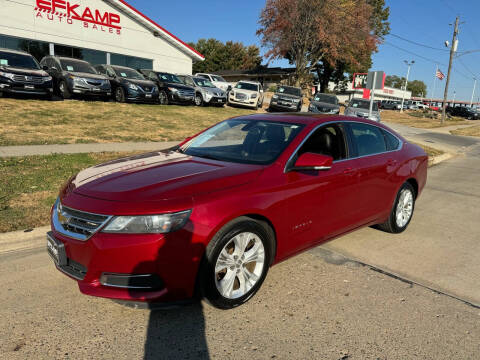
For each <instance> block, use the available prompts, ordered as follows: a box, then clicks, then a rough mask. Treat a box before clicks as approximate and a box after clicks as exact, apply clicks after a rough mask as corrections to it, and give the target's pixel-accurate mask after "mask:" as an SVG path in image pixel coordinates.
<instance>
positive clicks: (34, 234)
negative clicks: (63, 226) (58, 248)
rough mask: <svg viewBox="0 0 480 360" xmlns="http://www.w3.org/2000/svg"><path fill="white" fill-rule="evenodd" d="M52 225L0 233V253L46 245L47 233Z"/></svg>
mask: <svg viewBox="0 0 480 360" xmlns="http://www.w3.org/2000/svg"><path fill="white" fill-rule="evenodd" d="M49 230H50V226H42V227H39V228H36V229H33V230H32V231H28V232H25V231H23V230H20V231H13V232H9V233H3V234H0V255H1V254H5V253H9V252H14V251H22V250H31V249H36V248H39V247H42V246H46V240H45V233H46V232H47V231H49Z"/></svg>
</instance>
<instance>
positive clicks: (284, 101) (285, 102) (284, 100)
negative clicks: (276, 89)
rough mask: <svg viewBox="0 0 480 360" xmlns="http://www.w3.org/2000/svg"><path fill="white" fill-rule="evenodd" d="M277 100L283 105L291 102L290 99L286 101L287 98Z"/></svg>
mask: <svg viewBox="0 0 480 360" xmlns="http://www.w3.org/2000/svg"><path fill="white" fill-rule="evenodd" d="M278 100H279V101H281V102H282V103H284V104H291V103H292V102H293V101H292V99H287V98H282V97H279V98H278Z"/></svg>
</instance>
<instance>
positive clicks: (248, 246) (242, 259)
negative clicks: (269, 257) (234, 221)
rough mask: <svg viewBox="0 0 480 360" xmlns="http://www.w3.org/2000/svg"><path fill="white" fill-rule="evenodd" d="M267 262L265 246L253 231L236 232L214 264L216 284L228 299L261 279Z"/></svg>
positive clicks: (242, 294) (241, 293) (246, 291)
mask: <svg viewBox="0 0 480 360" xmlns="http://www.w3.org/2000/svg"><path fill="white" fill-rule="evenodd" d="M264 266H265V248H264V247H263V243H262V241H261V240H260V237H259V236H258V235H256V234H254V233H252V232H242V233H240V234H238V235H236V236H234V237H233V238H232V239H231V240H230V241H228V242H227V244H226V245H225V246H224V247H223V249H222V251H221V252H220V254H219V255H218V258H217V261H216V264H215V285H216V287H217V290H218V292H219V293H220V294H221V295H222V296H223V297H225V298H227V299H236V298H239V297H242V296H244V295H245V294H247V293H248V292H249V291H250V290H251V289H252V288H253V287H254V286H255V284H256V283H257V282H258V281H259V279H260V277H261V275H262V272H263V268H264Z"/></svg>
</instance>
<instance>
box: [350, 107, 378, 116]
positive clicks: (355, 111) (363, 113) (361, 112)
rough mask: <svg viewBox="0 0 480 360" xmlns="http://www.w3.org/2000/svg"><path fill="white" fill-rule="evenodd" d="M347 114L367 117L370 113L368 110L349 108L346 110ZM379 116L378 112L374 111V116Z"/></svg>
mask: <svg viewBox="0 0 480 360" xmlns="http://www.w3.org/2000/svg"><path fill="white" fill-rule="evenodd" d="M345 113H351V114H356V115H358V116H364V117H367V116H368V113H369V111H368V109H363V108H353V107H349V108H346V109H345ZM378 114H379V112H378V111H375V110H373V111H372V115H378Z"/></svg>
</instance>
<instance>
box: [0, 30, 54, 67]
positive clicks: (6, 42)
mask: <svg viewBox="0 0 480 360" xmlns="http://www.w3.org/2000/svg"><path fill="white" fill-rule="evenodd" d="M2 47H3V48H6V49H12V50H22V51H26V52H28V53H30V54H31V55H33V57H34V58H36V59H37V60H38V61H40V60H42V59H43V57H44V56H47V55H49V45H48V43H46V42H43V41H35V40H28V39H22V38H16V37H11V36H5V35H0V48H2Z"/></svg>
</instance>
